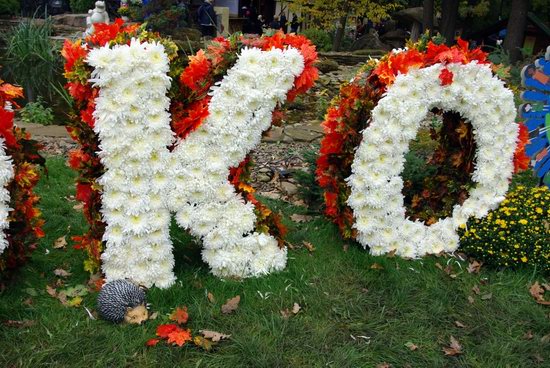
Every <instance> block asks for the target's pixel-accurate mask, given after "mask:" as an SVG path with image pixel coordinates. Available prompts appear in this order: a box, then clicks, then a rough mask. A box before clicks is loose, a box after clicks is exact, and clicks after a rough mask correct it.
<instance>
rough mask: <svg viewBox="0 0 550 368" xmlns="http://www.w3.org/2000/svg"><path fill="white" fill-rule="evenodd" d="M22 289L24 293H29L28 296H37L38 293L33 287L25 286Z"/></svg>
mask: <svg viewBox="0 0 550 368" xmlns="http://www.w3.org/2000/svg"><path fill="white" fill-rule="evenodd" d="M23 291H24V292H25V293H27V294H29V295H30V296H37V295H38V292H37V291H36V289H34V288H26V289H23Z"/></svg>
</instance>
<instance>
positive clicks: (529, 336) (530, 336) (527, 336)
mask: <svg viewBox="0 0 550 368" xmlns="http://www.w3.org/2000/svg"><path fill="white" fill-rule="evenodd" d="M533 337H534V335H533V331H531V330H529V331H527V332H526V333H525V334H523V338H524V339H525V340H532V339H533Z"/></svg>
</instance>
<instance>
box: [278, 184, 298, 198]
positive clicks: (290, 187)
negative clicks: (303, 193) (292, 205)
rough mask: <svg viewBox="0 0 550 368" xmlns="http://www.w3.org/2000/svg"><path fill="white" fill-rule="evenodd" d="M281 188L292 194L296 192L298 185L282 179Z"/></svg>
mask: <svg viewBox="0 0 550 368" xmlns="http://www.w3.org/2000/svg"><path fill="white" fill-rule="evenodd" d="M281 188H282V189H283V191H284V192H285V193H286V194H288V195H294V194H296V193H298V186H296V185H294V184H292V183H289V182H288V181H283V182H282V183H281Z"/></svg>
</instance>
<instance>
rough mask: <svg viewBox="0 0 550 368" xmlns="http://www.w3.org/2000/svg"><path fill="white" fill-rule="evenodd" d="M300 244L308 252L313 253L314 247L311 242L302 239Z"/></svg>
mask: <svg viewBox="0 0 550 368" xmlns="http://www.w3.org/2000/svg"><path fill="white" fill-rule="evenodd" d="M302 245H303V246H304V247H306V249H307V250H308V251H309V252H310V253H313V251H314V250H315V247H314V246H313V244H311V243H310V242H307V241H305V240H304V241H303V242H302Z"/></svg>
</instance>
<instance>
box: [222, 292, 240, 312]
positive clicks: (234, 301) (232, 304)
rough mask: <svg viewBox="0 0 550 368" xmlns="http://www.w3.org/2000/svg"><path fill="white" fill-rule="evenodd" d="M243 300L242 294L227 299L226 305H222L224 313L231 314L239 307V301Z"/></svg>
mask: <svg viewBox="0 0 550 368" xmlns="http://www.w3.org/2000/svg"><path fill="white" fill-rule="evenodd" d="M240 301H241V296H240V295H237V296H236V297H234V298H231V299H227V301H226V302H225V304H224V305H222V313H223V314H230V313H233V312H234V311H235V310H237V308H239V302H240Z"/></svg>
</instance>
